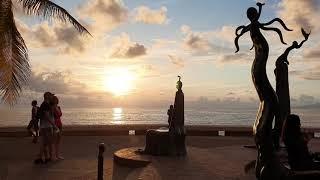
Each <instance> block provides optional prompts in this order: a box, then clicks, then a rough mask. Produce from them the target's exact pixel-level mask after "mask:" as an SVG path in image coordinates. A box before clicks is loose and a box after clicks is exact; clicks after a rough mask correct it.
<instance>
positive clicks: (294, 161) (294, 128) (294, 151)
mask: <svg viewBox="0 0 320 180" xmlns="http://www.w3.org/2000/svg"><path fill="white" fill-rule="evenodd" d="M284 143H285V145H286V148H287V151H288V162H289V165H290V167H291V169H292V170H296V171H305V170H320V163H319V162H316V161H314V156H313V154H311V153H310V151H309V149H308V139H307V138H306V136H305V135H304V134H303V133H302V132H301V123H300V118H299V116H297V115H295V114H290V115H289V116H288V117H287V121H286V124H285V131H284Z"/></svg>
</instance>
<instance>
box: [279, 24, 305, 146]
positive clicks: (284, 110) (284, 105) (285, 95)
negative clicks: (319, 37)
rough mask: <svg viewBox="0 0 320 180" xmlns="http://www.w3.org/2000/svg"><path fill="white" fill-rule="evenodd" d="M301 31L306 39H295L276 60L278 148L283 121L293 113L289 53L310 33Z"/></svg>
mask: <svg viewBox="0 0 320 180" xmlns="http://www.w3.org/2000/svg"><path fill="white" fill-rule="evenodd" d="M301 32H302V34H303V36H304V38H305V39H304V40H303V41H302V42H301V43H300V44H298V43H297V41H294V42H293V43H292V45H291V46H289V47H288V48H287V49H286V50H285V51H284V53H283V54H281V55H280V56H279V57H278V59H277V61H276V69H275V70H274V74H275V76H276V93H277V96H278V100H279V114H278V115H277V116H276V118H275V127H274V145H275V148H276V149H279V147H280V139H281V138H280V137H281V136H282V130H283V127H284V126H283V123H284V122H285V120H286V119H287V116H288V115H289V114H290V113H291V108H290V92H289V80H288V79H289V78H288V65H289V61H288V55H289V53H290V51H291V50H293V49H299V48H300V47H301V46H302V45H303V43H304V42H306V41H307V40H308V38H309V35H310V33H306V32H305V31H304V30H303V29H301Z"/></svg>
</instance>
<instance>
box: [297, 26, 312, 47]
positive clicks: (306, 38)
mask: <svg viewBox="0 0 320 180" xmlns="http://www.w3.org/2000/svg"><path fill="white" fill-rule="evenodd" d="M301 32H302V35H303V36H304V40H303V41H301V42H300V44H298V45H297V46H296V47H295V48H296V49H299V48H300V47H301V46H302V45H303V43H304V42H306V41H307V40H308V38H309V35H310V34H311V31H310V32H309V33H306V31H305V30H304V29H303V28H301Z"/></svg>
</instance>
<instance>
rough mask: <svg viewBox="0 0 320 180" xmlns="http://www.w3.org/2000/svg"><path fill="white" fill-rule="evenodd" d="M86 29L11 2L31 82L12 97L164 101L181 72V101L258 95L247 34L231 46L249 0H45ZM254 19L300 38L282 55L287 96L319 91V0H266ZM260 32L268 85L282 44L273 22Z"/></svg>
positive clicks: (301, 98)
mask: <svg viewBox="0 0 320 180" xmlns="http://www.w3.org/2000/svg"><path fill="white" fill-rule="evenodd" d="M53 2H55V3H57V4H58V5H60V6H62V7H64V8H65V9H66V10H68V11H69V12H70V14H72V15H73V16H74V17H75V18H76V19H77V20H79V21H80V22H81V23H82V24H83V25H84V26H85V27H86V28H87V29H88V30H89V32H90V33H91V34H92V36H86V35H79V33H77V32H76V31H75V30H74V28H73V27H72V26H71V25H70V24H65V23H62V22H59V21H54V20H52V21H48V20H46V19H43V18H39V17H35V16H27V15H25V14H24V13H23V12H22V11H21V10H20V7H19V3H15V12H14V13H15V18H16V23H17V26H18V29H19V31H20V33H21V34H22V36H23V37H24V39H25V42H26V44H27V46H28V49H29V59H30V64H31V67H32V75H31V79H30V83H29V85H28V86H26V87H25V90H24V91H23V94H22V95H21V98H20V104H28V105H29V103H30V102H31V100H32V99H37V100H39V101H41V99H42V94H43V92H45V91H52V92H54V93H55V94H56V95H57V96H58V97H59V98H60V99H61V103H63V104H65V105H66V106H71V107H72V106H83V107H86V106H99V107H113V106H158V105H159V106H163V105H165V106H167V105H168V103H172V101H173V100H174V95H175V91H176V89H175V83H176V81H177V76H178V75H181V76H182V82H183V91H184V93H185V100H186V101H187V102H198V103H195V104H197V105H199V103H200V104H201V103H202V104H204V105H207V106H211V105H215V106H219V105H226V106H227V105H229V104H231V105H251V104H252V105H255V104H256V103H257V102H258V97H257V94H256V92H255V89H254V86H253V84H252V80H251V75H250V70H251V64H252V61H253V59H254V51H250V50H249V49H250V47H251V44H252V42H251V41H250V37H249V35H248V34H246V35H245V36H244V37H242V38H241V39H240V41H239V44H240V51H239V52H238V53H237V54H235V47H234V43H233V40H234V38H235V33H234V32H235V29H236V27H238V26H240V25H247V24H248V23H249V21H248V19H247V17H246V10H247V8H248V7H251V6H254V7H256V5H255V4H256V1H254V0H241V1H234V0H224V1H220V0H203V1H201V2H199V1H192V0H157V1H151V0H148V1H147V0H136V1H132V0H72V1H64V0H54V1H53ZM263 2H265V4H266V5H265V6H263V10H262V15H261V18H260V22H264V23H266V22H269V21H270V20H272V19H273V18H275V17H279V18H281V19H282V20H283V21H284V22H285V23H286V24H287V26H288V27H289V28H291V29H293V30H294V31H292V32H287V31H285V30H284V29H281V27H280V26H279V25H278V24H277V23H274V24H273V25H271V26H274V27H278V28H280V29H281V30H282V32H283V35H284V40H285V41H286V42H287V43H288V44H289V45H291V43H292V42H293V41H294V40H296V41H298V42H300V41H301V40H303V36H302V34H301V31H300V28H301V27H303V28H304V29H306V30H307V31H310V30H311V36H310V38H309V40H308V41H307V42H306V43H305V44H304V45H303V47H302V48H301V49H298V50H293V51H292V52H291V53H290V55H289V57H288V58H289V62H290V65H289V71H290V72H289V75H290V93H291V99H292V102H293V104H296V105H307V104H314V103H317V102H319V101H320V98H319V97H320V91H318V89H319V88H320V81H319V80H320V61H319V60H318V58H319V56H320V48H319V47H320V44H319V43H318V42H319V39H320V35H319V30H320V24H319V23H318V19H319V17H320V11H319V8H320V3H319V1H317V0H304V1H301V0H270V1H269V0H266V1H263ZM263 34H264V35H265V37H266V39H267V40H268V42H269V46H270V54H269V60H268V66H267V70H268V77H269V79H270V81H271V83H272V84H273V85H274V84H275V82H274V79H275V77H274V74H273V70H274V68H275V65H274V64H275V60H276V59H277V57H278V56H279V55H280V54H281V53H282V52H283V51H284V50H285V48H286V47H287V45H283V44H281V42H280V40H279V37H278V36H277V34H276V33H274V32H263Z"/></svg>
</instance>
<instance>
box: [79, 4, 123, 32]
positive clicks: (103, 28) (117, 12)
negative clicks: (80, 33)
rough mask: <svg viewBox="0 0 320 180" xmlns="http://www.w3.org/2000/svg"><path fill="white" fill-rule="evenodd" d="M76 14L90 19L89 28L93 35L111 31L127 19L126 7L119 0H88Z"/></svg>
mask: <svg viewBox="0 0 320 180" xmlns="http://www.w3.org/2000/svg"><path fill="white" fill-rule="evenodd" d="M78 14H79V16H80V17H81V18H83V19H86V20H87V19H89V20H90V21H92V24H91V25H90V27H89V29H90V31H91V32H95V33H94V34H95V35H97V34H98V35H99V34H100V33H105V32H107V31H111V30H113V29H114V28H116V27H118V26H119V25H120V24H122V23H124V22H126V21H127V19H128V9H127V8H126V7H125V6H124V4H123V2H122V1H121V0H88V1H87V3H85V4H84V5H82V6H80V8H79V9H78Z"/></svg>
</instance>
